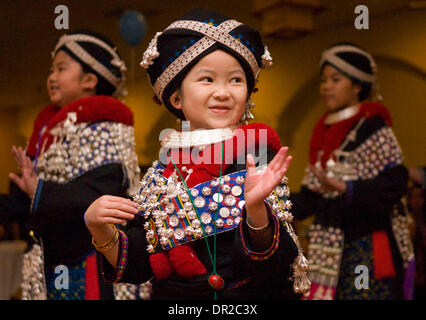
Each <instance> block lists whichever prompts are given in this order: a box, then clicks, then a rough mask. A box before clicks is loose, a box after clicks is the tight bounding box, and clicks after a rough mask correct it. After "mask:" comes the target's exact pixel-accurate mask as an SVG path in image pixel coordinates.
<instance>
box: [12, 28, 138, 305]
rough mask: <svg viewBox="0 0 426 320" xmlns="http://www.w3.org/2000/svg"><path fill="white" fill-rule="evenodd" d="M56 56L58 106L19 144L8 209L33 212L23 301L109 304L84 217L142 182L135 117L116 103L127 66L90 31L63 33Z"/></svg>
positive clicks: (53, 90) (53, 78)
mask: <svg viewBox="0 0 426 320" xmlns="http://www.w3.org/2000/svg"><path fill="white" fill-rule="evenodd" d="M52 58H53V63H52V68H51V73H50V75H49V76H48V79H47V89H48V92H49V96H50V100H51V102H52V104H51V105H48V106H46V107H45V108H43V109H42V110H41V111H40V112H39V114H38V115H37V118H36V120H35V122H34V129H33V133H32V135H31V138H30V141H29V143H28V146H27V148H26V150H25V151H24V150H23V149H22V148H20V147H19V148H15V147H13V154H14V156H15V158H16V160H17V163H18V165H19V167H20V168H21V171H22V176H21V177H18V176H16V175H15V174H11V175H10V178H11V179H12V180H13V181H14V182H15V183H16V185H17V186H18V187H19V189H18V188H16V190H15V192H14V194H12V195H11V196H10V198H9V199H10V202H9V203H8V204H7V207H8V208H11V210H5V212H8V213H10V214H21V215H28V214H30V216H29V218H28V228H29V247H28V252H27V253H26V254H25V255H24V263H23V284H22V298H23V299H109V298H113V290H112V287H111V285H107V284H106V283H105V282H104V281H103V280H102V279H101V278H100V277H99V274H100V273H99V272H98V264H97V261H96V254H95V250H94V249H93V246H92V243H91V236H90V233H89V232H88V230H87V228H86V227H85V224H84V220H83V215H84V212H85V210H86V209H87V207H88V206H89V205H90V203H92V202H93V201H94V200H95V199H97V198H99V197H100V196H101V195H103V194H110V195H116V196H122V197H125V196H126V195H127V191H128V190H129V191H130V190H131V188H135V187H136V185H137V182H138V180H139V167H138V162H137V157H136V153H135V150H134V130H133V114H132V112H131V110H130V109H129V108H128V107H127V106H126V105H124V104H123V103H122V102H120V101H119V100H117V99H116V98H115V97H120V96H122V95H123V94H124V93H125V89H124V85H125V77H124V73H125V71H126V67H125V64H124V61H123V60H122V59H121V58H120V56H119V55H118V53H117V52H116V48H115V46H114V45H113V44H112V43H111V42H110V41H109V40H107V39H105V38H104V37H103V36H101V35H98V34H96V33H94V32H89V31H84V32H73V33H69V34H65V35H63V36H62V37H61V38H60V39H59V41H58V42H57V44H56V46H55V48H54V50H53V52H52ZM15 204H17V205H16V206H15ZM16 208H21V209H20V211H19V212H17V210H16Z"/></svg>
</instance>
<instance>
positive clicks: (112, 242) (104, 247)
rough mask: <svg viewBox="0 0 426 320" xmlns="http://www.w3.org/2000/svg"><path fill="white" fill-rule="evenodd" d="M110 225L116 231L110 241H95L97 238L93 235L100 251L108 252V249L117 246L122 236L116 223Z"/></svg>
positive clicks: (96, 247)
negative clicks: (100, 242) (99, 242)
mask: <svg viewBox="0 0 426 320" xmlns="http://www.w3.org/2000/svg"><path fill="white" fill-rule="evenodd" d="M110 226H111V227H112V229H113V231H114V233H113V235H112V237H111V239H109V240H108V241H106V242H104V243H102V244H97V243H96V242H95V238H94V237H92V244H93V246H94V247H95V249H96V250H98V251H99V252H106V251H108V250H111V249H112V247H114V246H115V244H116V243H117V241H118V238H119V237H120V233H119V232H118V229H117V227H116V226H115V225H113V224H110Z"/></svg>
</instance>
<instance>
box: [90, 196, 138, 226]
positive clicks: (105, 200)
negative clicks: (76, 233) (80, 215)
mask: <svg viewBox="0 0 426 320" xmlns="http://www.w3.org/2000/svg"><path fill="white" fill-rule="evenodd" d="M137 206H138V205H137V203H136V202H134V201H132V200H129V199H126V198H121V197H116V196H108V195H105V196H102V197H100V198H98V199H96V200H95V201H93V202H92V204H91V205H90V206H89V208H87V210H86V212H85V214H84V220H85V222H86V226H87V227H88V228H89V229H100V228H102V227H104V226H105V225H107V224H122V223H125V222H126V221H127V220H133V219H134V218H135V215H136V214H137V213H138V209H137Z"/></svg>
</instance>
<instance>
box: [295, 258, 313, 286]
mask: <svg viewBox="0 0 426 320" xmlns="http://www.w3.org/2000/svg"><path fill="white" fill-rule="evenodd" d="M292 268H293V278H294V284H293V288H294V292H296V293H304V294H305V293H308V292H309V290H311V281H309V278H308V273H307V271H308V268H309V262H308V260H307V259H306V258H305V256H304V255H303V254H302V253H301V252H300V251H299V255H298V256H297V257H296V258H295V259H294V262H293V264H292Z"/></svg>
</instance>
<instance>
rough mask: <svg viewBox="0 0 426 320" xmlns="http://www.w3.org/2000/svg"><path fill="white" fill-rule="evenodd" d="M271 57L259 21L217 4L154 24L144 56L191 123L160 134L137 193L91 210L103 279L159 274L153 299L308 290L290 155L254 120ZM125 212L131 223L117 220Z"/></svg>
mask: <svg viewBox="0 0 426 320" xmlns="http://www.w3.org/2000/svg"><path fill="white" fill-rule="evenodd" d="M271 62H272V61H271V57H270V55H269V53H268V51H267V49H266V47H265V46H264V45H263V44H262V40H261V37H260V35H259V33H258V32H257V31H255V30H253V29H252V28H250V27H248V26H246V25H243V24H242V23H240V22H237V21H236V20H233V19H229V18H227V17H225V16H223V15H221V14H219V13H216V12H213V11H209V10H201V9H197V10H193V11H191V12H189V13H188V14H186V15H185V16H183V17H182V18H180V19H178V20H177V21H175V22H174V23H172V24H171V25H170V26H169V27H167V28H166V29H165V30H164V31H163V32H160V33H157V34H156V36H155V37H154V39H153V40H152V41H151V43H150V45H149V47H148V49H147V50H146V52H145V53H144V56H143V61H142V63H141V65H142V66H143V67H144V68H146V69H147V72H148V76H149V80H150V82H151V84H152V86H153V88H154V91H155V93H156V97H157V99H158V100H160V101H161V102H162V103H164V104H165V106H166V107H167V108H168V110H169V111H170V112H172V113H173V114H174V115H175V116H176V117H177V118H178V119H181V120H182V121H184V123H185V125H186V127H185V128H188V129H189V131H188V130H183V131H182V132H177V131H173V130H172V132H168V133H166V134H165V137H164V136H162V137H160V138H161V140H162V153H161V154H160V161H155V162H154V163H153V165H152V167H151V168H150V169H148V172H147V173H146V175H145V176H144V178H143V179H142V181H141V183H140V190H139V193H138V194H137V195H136V196H135V197H134V200H135V202H132V201H130V200H126V199H122V198H119V197H108V196H104V197H101V198H100V199H98V200H96V201H95V202H94V203H93V204H92V205H91V206H90V207H89V208H88V210H87V211H86V214H85V218H86V223H87V227H88V229H89V230H90V232H91V233H92V235H93V242H94V243H95V246H96V247H97V249H98V250H99V251H100V252H102V254H103V274H104V277H105V279H107V280H109V281H111V282H119V281H124V282H131V283H135V284H137V283H142V282H145V281H146V280H149V279H151V278H152V290H153V291H152V298H153V299H212V298H219V299H242V298H245V299H248V298H259V299H267V298H268V299H271V298H272V299H284V298H292V297H294V293H293V289H292V288H291V286H292V285H294V289H295V291H296V292H304V291H306V290H308V288H309V281H308V280H307V279H306V277H305V271H306V268H307V264H306V260H305V259H304V257H303V255H302V252H301V249H300V247H299V246H298V240H297V237H296V235H295V233H294V232H293V229H292V227H291V220H292V216H291V213H290V212H289V209H290V202H289V201H288V196H289V190H288V187H287V186H286V178H285V176H284V174H285V173H286V171H287V169H288V167H289V164H290V160H291V157H290V156H287V148H286V147H281V144H280V140H279V137H278V135H277V133H276V132H275V131H274V130H273V129H272V128H271V127H269V126H267V125H265V124H261V123H253V124H246V122H247V120H249V119H251V118H252V115H251V113H250V108H252V107H253V105H252V103H251V102H250V96H251V94H252V92H253V91H254V89H255V85H256V81H257V79H258V73H259V70H260V68H261V67H266V66H269V65H270V64H271ZM254 155H256V156H257V157H256V158H257V159H256V160H255V159H254V157H253V156H254ZM246 159H247V162H246ZM239 160H242V161H239ZM256 165H257V167H258V168H256ZM261 165H263V167H262V168H260V166H261ZM125 221H128V224H127V228H126V230H125V232H123V231H118V230H117V229H116V228H114V227H113V226H112V225H110V224H115V223H123V222H125ZM289 278H292V279H293V280H292V281H290V280H289Z"/></svg>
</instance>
